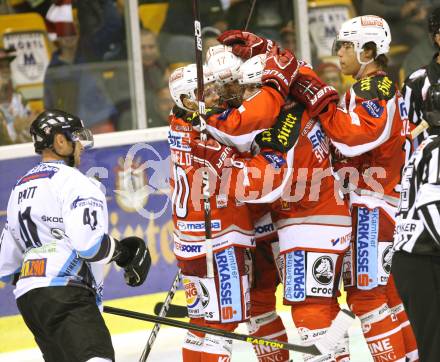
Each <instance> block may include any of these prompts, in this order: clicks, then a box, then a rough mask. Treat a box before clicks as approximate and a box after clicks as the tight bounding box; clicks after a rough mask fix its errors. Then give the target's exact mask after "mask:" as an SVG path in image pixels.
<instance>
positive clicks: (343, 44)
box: [332, 38, 354, 57]
mask: <svg viewBox="0 0 440 362" xmlns="http://www.w3.org/2000/svg"><path fill="white" fill-rule="evenodd" d="M341 48H344V49H345V50H348V49H350V48H354V44H353V43H352V42H351V41H346V40H338V39H337V38H336V39H335V41H334V42H333V46H332V55H333V56H335V57H336V56H337V55H338V52H339V50H340V49H341Z"/></svg>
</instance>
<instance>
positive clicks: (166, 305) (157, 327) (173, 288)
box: [139, 269, 186, 362]
mask: <svg viewBox="0 0 440 362" xmlns="http://www.w3.org/2000/svg"><path fill="white" fill-rule="evenodd" d="M180 280H181V274H180V269H179V270H177V273H176V276H175V277H174V280H173V284H171V288H170V290H169V291H168V294H167V297H166V298H165V302H164V303H162V306H161V307H160V310H159V313H158V315H159V316H160V317H165V316H167V315H168V308H169V306H170V304H171V300H172V299H173V297H174V294H175V293H176V290H177V288H178V287H179V284H180ZM157 306H158V304H156V306H155V307H154V313H155V314H157V313H156V308H157ZM185 309H186V308H185ZM160 326H161V325H160V324H159V323H156V324H155V325H154V327H153V329H152V330H151V333H150V337H148V341H147V344H146V345H145V347H144V350H143V352H142V355H141V358H140V360H139V361H140V362H145V361H146V360H147V358H148V356H149V355H150V352H151V349H152V348H153V343H154V341H155V340H156V337H157V334H158V333H159V330H160Z"/></svg>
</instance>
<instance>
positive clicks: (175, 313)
mask: <svg viewBox="0 0 440 362" xmlns="http://www.w3.org/2000/svg"><path fill="white" fill-rule="evenodd" d="M163 305H164V303H163V302H159V303H157V304H156V305H155V306H154V314H155V315H160V311H161V309H162V306H163ZM166 316H167V317H169V318H186V317H188V312H187V309H186V307H184V306H183V305H176V304H170V305H169V307H168V311H167V314H166Z"/></svg>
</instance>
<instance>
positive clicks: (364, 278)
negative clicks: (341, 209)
mask: <svg viewBox="0 0 440 362" xmlns="http://www.w3.org/2000/svg"><path fill="white" fill-rule="evenodd" d="M353 221H354V223H353V230H354V238H353V241H352V243H351V249H350V251H349V254H350V256H351V260H350V261H348V260H347V262H350V263H351V266H352V268H351V270H352V272H351V273H344V287H345V290H346V292H347V303H348V305H349V306H350V308H351V309H352V311H353V312H354V313H355V314H356V315H357V316H358V317H359V318H360V320H361V325H362V331H363V334H364V337H365V339H366V342H367V344H368V347H369V349H370V352H371V354H372V356H373V359H374V360H375V361H383V360H385V359H388V360H392V361H405V354H406V353H405V343H404V338H403V334H402V330H401V327H400V322H399V321H398V319H397V317H396V315H395V314H394V313H393V312H392V310H391V308H390V302H389V299H388V292H387V286H386V284H387V282H388V276H389V273H390V270H391V256H392V254H391V250H392V242H391V241H387V240H392V230H393V228H394V224H393V221H392V219H390V217H389V216H388V215H387V214H385V213H384V212H383V211H382V210H380V209H378V208H376V209H368V208H366V207H354V208H353Z"/></svg>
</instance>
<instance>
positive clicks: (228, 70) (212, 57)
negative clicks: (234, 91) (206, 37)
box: [206, 45, 243, 84]
mask: <svg viewBox="0 0 440 362" xmlns="http://www.w3.org/2000/svg"><path fill="white" fill-rule="evenodd" d="M242 64H243V61H242V60H241V59H240V58H239V57H237V56H236V55H235V54H233V53H232V48H231V47H229V46H226V45H216V46H213V47H211V48H209V49H208V51H207V53H206V65H207V66H208V68H209V70H210V71H211V72H212V74H213V76H214V77H215V80H216V81H218V82H219V83H222V84H225V83H229V82H233V81H234V80H238V79H240V78H241V74H240V66H241V65H242Z"/></svg>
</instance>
